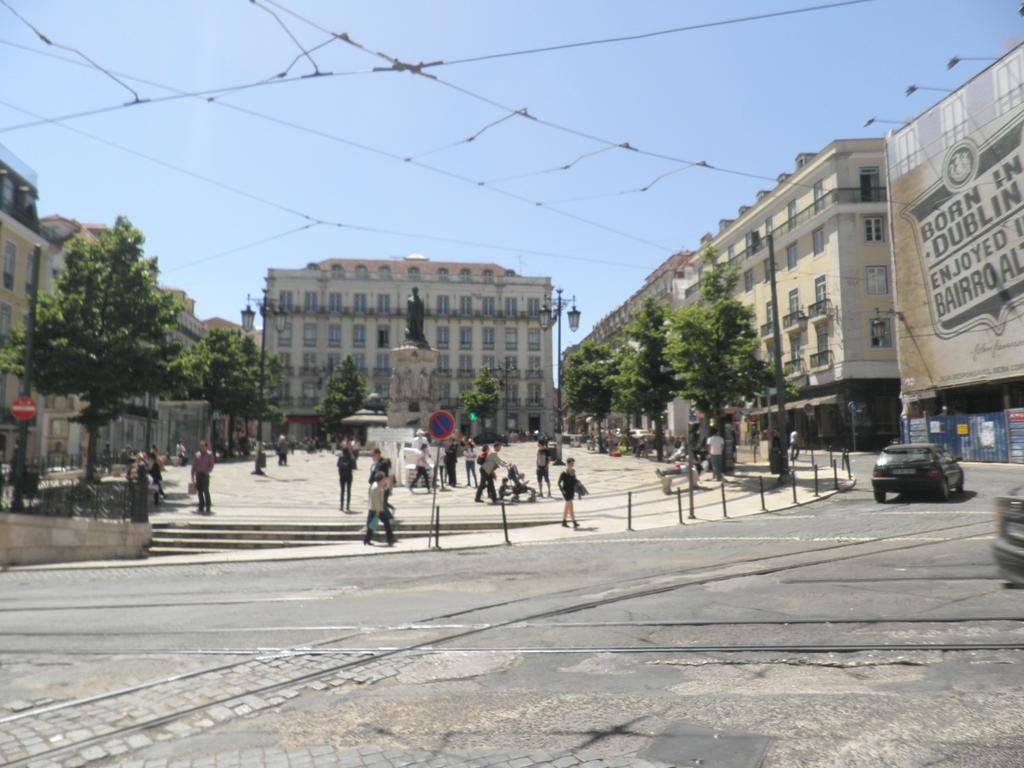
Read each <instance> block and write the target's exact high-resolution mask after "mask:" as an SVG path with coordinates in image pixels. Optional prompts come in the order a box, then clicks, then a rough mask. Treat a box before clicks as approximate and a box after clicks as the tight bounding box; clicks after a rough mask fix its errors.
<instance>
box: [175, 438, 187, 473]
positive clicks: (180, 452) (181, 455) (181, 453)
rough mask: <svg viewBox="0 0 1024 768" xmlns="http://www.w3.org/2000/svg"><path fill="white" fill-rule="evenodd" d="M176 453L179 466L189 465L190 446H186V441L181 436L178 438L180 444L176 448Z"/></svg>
mask: <svg viewBox="0 0 1024 768" xmlns="http://www.w3.org/2000/svg"><path fill="white" fill-rule="evenodd" d="M174 454H175V456H177V457H178V465H179V466H182V467H185V466H188V448H186V447H185V443H184V442H183V441H182V439H181V438H180V437H179V438H178V444H177V445H176V446H175V448H174Z"/></svg>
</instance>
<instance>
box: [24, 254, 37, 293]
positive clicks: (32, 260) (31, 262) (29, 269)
mask: <svg viewBox="0 0 1024 768" xmlns="http://www.w3.org/2000/svg"><path fill="white" fill-rule="evenodd" d="M35 278H36V255H35V253H34V252H32V251H28V252H26V253H25V294H26V295H29V294H31V293H32V281H33V280H35Z"/></svg>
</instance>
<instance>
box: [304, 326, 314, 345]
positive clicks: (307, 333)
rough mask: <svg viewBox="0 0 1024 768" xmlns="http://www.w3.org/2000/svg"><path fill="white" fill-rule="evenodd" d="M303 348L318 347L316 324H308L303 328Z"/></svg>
mask: <svg viewBox="0 0 1024 768" xmlns="http://www.w3.org/2000/svg"><path fill="white" fill-rule="evenodd" d="M302 346H304V347H315V346H316V323H306V324H304V325H303V326H302Z"/></svg>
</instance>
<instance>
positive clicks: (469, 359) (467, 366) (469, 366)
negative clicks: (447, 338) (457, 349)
mask: <svg viewBox="0 0 1024 768" xmlns="http://www.w3.org/2000/svg"><path fill="white" fill-rule="evenodd" d="M459 370H460V371H463V372H466V371H472V370H473V356H472V355H459Z"/></svg>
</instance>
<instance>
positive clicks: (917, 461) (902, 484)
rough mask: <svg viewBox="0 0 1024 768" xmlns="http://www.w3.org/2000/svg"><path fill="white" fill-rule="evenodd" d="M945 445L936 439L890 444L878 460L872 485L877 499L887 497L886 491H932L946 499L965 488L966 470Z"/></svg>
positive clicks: (872, 475) (872, 476) (880, 500)
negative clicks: (935, 440)
mask: <svg viewBox="0 0 1024 768" xmlns="http://www.w3.org/2000/svg"><path fill="white" fill-rule="evenodd" d="M959 460H960V459H959V457H956V456H950V455H949V453H947V452H946V449H945V448H943V447H942V446H941V445H935V444H934V443H906V444H905V445H890V446H889V447H888V448H886V449H885V450H884V451H882V453H881V454H880V455H879V457H878V460H877V461H875V470H874V472H872V474H871V487H872V488H873V489H874V491H875V501H878V502H883V501H885V495H886V494H887V493H905V492H911V493H913V492H920V491H923V492H931V493H935V494H937V495H938V496H939V498H941V499H942V500H943V501H947V500H948V499H949V496H950V494H951V493H952V492H953V491H955V492H956V493H960V492H961V491H963V489H964V471H963V469H961V467H960V465H959V464H958V463H957V462H958V461H959Z"/></svg>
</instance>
